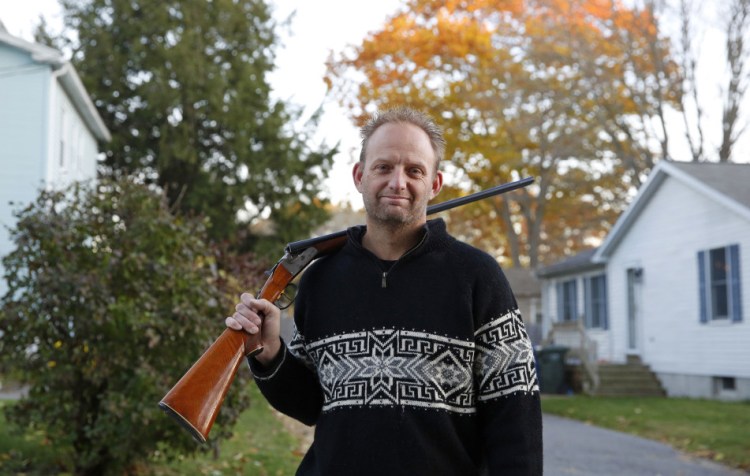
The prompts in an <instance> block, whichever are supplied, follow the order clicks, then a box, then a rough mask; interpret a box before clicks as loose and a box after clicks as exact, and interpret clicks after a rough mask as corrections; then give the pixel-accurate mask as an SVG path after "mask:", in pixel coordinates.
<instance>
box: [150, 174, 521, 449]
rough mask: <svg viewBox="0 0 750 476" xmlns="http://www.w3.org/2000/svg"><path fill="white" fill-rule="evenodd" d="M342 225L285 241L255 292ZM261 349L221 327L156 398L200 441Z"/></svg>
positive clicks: (296, 266) (268, 293) (276, 292)
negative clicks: (239, 373) (249, 360)
mask: <svg viewBox="0 0 750 476" xmlns="http://www.w3.org/2000/svg"><path fill="white" fill-rule="evenodd" d="M533 181H534V178H533V177H527V178H524V179H521V180H517V181H515V182H509V183H506V184H503V185H498V186H496V187H492V188H489V189H487V190H483V191H481V192H477V193H474V194H471V195H467V196H465V197H459V198H454V199H452V200H448V201H445V202H442V203H438V204H436V205H431V206H429V207H427V214H428V215H431V214H434V213H439V212H442V211H445V210H449V209H451V208H455V207H459V206H462V205H465V204H467V203H471V202H475V201H477V200H482V199H484V198H487V197H491V196H494V195H499V194H501V193H505V192H509V191H511V190H515V189H518V188H521V187H525V186H527V185H529V184H530V183H532V182H533ZM346 239H347V238H346V230H342V231H338V232H335V233H331V234H328V235H325V236H321V237H318V238H310V239H307V240H302V241H295V242H293V243H289V244H287V245H286V247H285V249H284V256H283V257H282V258H281V259H280V260H279V262H278V263H276V265H275V266H274V267H273V269H272V270H271V273H270V276H269V277H268V279H267V280H266V282H265V283H264V284H263V287H262V288H261V290H260V293H259V294H258V298H259V299H267V300H268V301H270V302H272V303H276V302H277V301H278V300H279V299H280V298H281V297H282V295H283V294H284V291H285V290H286V289H287V287H288V286H289V285H291V284H292V281H293V280H294V278H295V277H296V276H297V275H298V274H299V273H300V272H302V270H303V269H305V268H306V267H307V265H309V264H310V263H312V262H313V261H314V260H315V259H317V258H320V257H322V256H325V255H328V254H331V253H334V252H336V251H337V250H339V249H340V248H341V247H342V246H344V243H345V242H346ZM262 350H263V347H262V345H261V337H260V332H258V333H256V334H253V335H251V334H248V333H246V332H244V331H236V330H234V329H229V328H227V329H225V330H224V332H223V333H222V334H221V335H220V336H219V338H218V339H216V341H214V343H213V344H211V346H210V347H209V348H208V349H207V350H206V351H205V352H204V353H203V355H202V356H201V357H200V358H199V359H198V360H197V361H196V362H195V363H194V364H193V366H192V367H190V369H189V370H188V371H187V373H185V375H184V376H183V377H182V378H181V379H180V380H179V381H178V382H177V384H175V386H174V387H172V389H171V390H170V391H169V392H168V393H167V394H166V395H165V396H164V398H162V400H161V401H160V402H159V407H160V408H161V409H162V410H164V411H165V412H166V413H167V414H168V415H169V416H171V417H173V418H174V419H175V420H177V422H178V423H179V424H180V425H181V426H182V427H183V428H185V429H186V430H187V431H188V432H189V433H190V435H192V436H193V438H195V440H197V441H198V442H200V443H205V442H206V440H207V438H208V433H209V432H210V431H211V427H212V426H213V424H214V420H216V416H217V415H218V413H219V410H220V408H221V404H222V403H223V402H224V397H225V396H226V394H227V391H228V390H229V386H230V385H231V384H232V381H233V380H234V377H235V375H236V373H237V369H238V368H239V366H240V364H241V363H242V360H243V359H244V358H245V357H248V356H253V355H256V354H257V353H259V352H260V351H262Z"/></svg>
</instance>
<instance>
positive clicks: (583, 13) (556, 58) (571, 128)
mask: <svg viewBox="0 0 750 476" xmlns="http://www.w3.org/2000/svg"><path fill="white" fill-rule="evenodd" d="M668 53H669V50H668V42H667V41H666V40H665V39H664V38H662V37H661V36H660V35H659V31H658V29H657V28H656V25H655V23H654V17H653V16H651V15H650V14H649V12H648V11H645V10H638V9H628V8H625V7H622V6H621V5H620V3H619V2H615V1H610V0H597V1H593V2H592V1H582V0H581V1H572V2H571V1H567V0H565V1H562V0H559V1H557V0H547V1H520V0H482V1H477V2H469V3H467V2H455V1H449V0H441V1H439V0H411V1H409V2H407V6H406V8H405V9H404V11H402V12H399V13H397V14H396V15H394V16H393V17H391V18H390V19H389V21H388V22H387V24H386V25H385V26H384V27H383V28H382V30H380V31H378V32H375V33H373V34H372V35H371V36H369V37H368V38H366V39H365V40H364V41H363V42H362V44H361V45H359V46H357V47H352V48H350V49H349V50H347V51H344V52H341V53H339V54H338V55H335V56H332V57H331V58H330V60H329V64H328V73H327V76H326V79H327V81H328V84H329V89H330V94H331V95H332V96H334V97H336V98H337V99H338V100H339V101H340V102H341V103H342V104H343V105H344V106H346V107H348V108H349V110H350V111H351V115H352V118H353V119H354V120H355V121H358V122H359V121H362V119H363V116H364V115H365V114H366V113H370V112H373V111H374V110H375V109H377V108H378V107H381V106H383V105H388V104H404V103H405V104H409V105H412V106H415V107H418V108H420V109H424V110H426V111H428V112H431V113H432V114H433V115H434V116H435V117H438V118H439V120H440V122H441V123H442V124H443V125H444V127H445V131H446V138H447V139H448V144H449V150H448V151H447V152H448V153H447V157H449V158H450V160H451V163H452V165H453V166H454V167H453V169H451V170H450V171H449V172H450V175H451V176H452V177H453V178H454V183H455V184H457V188H459V189H466V188H469V189H472V188H484V187H486V186H489V185H491V184H494V183H497V182H502V181H507V180H510V179H513V178H518V176H519V175H522V176H526V175H532V176H535V177H536V178H537V181H536V184H535V186H534V187H529V188H527V189H525V190H523V191H518V192H516V193H514V194H512V195H508V196H503V197H500V198H498V199H496V200H494V201H484V202H482V203H479V204H477V205H475V206H474V208H473V209H472V208H471V207H466V208H463V209H460V210H457V211H456V212H455V213H454V214H453V216H454V217H455V218H458V217H460V220H457V221H460V222H463V223H465V224H466V225H467V226H466V234H465V235H466V236H467V237H469V238H470V239H472V240H473V241H475V242H478V241H479V242H484V243H485V245H484V247H486V248H488V249H496V250H497V252H498V253H500V254H501V255H503V256H504V257H505V259H506V260H507V261H509V262H510V263H511V264H513V265H515V266H519V265H529V266H531V267H536V266H537V265H538V264H539V263H540V261H542V260H545V261H550V260H554V259H556V258H559V257H560V256H562V255H565V254H568V253H570V252H572V251H575V250H577V249H580V248H582V247H584V246H587V245H588V241H589V240H591V239H596V238H600V237H601V236H603V234H604V233H606V230H607V229H608V227H609V226H611V224H612V223H613V222H614V219H615V217H616V216H617V214H618V213H619V212H620V211H621V210H622V209H624V207H625V204H626V203H627V199H628V198H629V196H630V194H631V193H632V191H633V189H634V188H636V187H637V186H638V184H639V183H640V180H642V178H643V177H644V174H645V173H646V172H647V171H648V170H649V169H650V167H651V166H652V165H653V162H654V160H656V158H658V157H660V156H662V155H663V151H664V150H665V148H666V147H665V146H664V145H663V144H664V142H665V141H666V131H665V128H664V125H663V111H662V108H663V107H664V104H666V103H668V102H669V101H675V100H676V98H677V94H676V92H675V91H674V90H673V89H671V85H672V82H671V81H670V76H673V75H675V74H676V67H675V66H674V65H673V64H672V62H671V61H670V60H669V54H668ZM655 65H660V66H661V67H660V68H656V67H655ZM454 193H462V192H461V191H455V192H454ZM497 233H502V234H504V239H501V237H500V236H498V235H497ZM492 241H494V243H495V245H494V246H490V245H489V242H492ZM498 243H500V244H499V245H498Z"/></svg>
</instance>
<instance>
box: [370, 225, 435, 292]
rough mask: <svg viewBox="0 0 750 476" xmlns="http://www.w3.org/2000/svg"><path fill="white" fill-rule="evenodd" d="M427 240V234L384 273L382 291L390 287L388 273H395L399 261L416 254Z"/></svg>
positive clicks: (381, 279) (381, 282) (381, 284)
mask: <svg viewBox="0 0 750 476" xmlns="http://www.w3.org/2000/svg"><path fill="white" fill-rule="evenodd" d="M426 239H427V233H425V234H424V235H422V239H421V240H420V241H419V243H417V244H416V245H414V246H413V247H412V248H411V249H410V250H409V251H407V252H406V253H404V254H403V255H401V257H400V258H399V259H397V260H396V262H395V263H393V266H391V267H390V269H388V270H386V271H383V275H382V277H381V278H380V287H381V288H382V289H385V288H387V287H388V273H390V272H391V271H393V268H395V267H396V265H397V264H398V263H399V261H401V260H402V259H404V258H406V257H407V256H409V255H410V254H412V253H413V252H414V250H416V249H417V248H419V247H420V246H422V244H423V243H424V242H425V240H426Z"/></svg>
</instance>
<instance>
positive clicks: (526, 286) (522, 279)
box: [503, 268, 542, 298]
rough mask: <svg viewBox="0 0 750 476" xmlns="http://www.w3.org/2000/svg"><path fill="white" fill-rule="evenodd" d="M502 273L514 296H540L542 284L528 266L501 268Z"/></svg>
mask: <svg viewBox="0 0 750 476" xmlns="http://www.w3.org/2000/svg"><path fill="white" fill-rule="evenodd" d="M503 273H505V277H506V278H507V279H508V282H509V283H510V287H511V289H513V294H515V295H516V297H519V298H520V297H529V296H530V297H533V296H540V295H541V293H542V286H541V284H539V280H537V279H536V276H534V273H533V271H532V270H530V269H528V268H503Z"/></svg>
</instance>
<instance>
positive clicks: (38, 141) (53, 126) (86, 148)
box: [0, 23, 111, 294]
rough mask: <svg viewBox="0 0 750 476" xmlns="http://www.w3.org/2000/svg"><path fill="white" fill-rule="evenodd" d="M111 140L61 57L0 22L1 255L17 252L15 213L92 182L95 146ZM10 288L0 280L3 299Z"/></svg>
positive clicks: (73, 71)
mask: <svg viewBox="0 0 750 476" xmlns="http://www.w3.org/2000/svg"><path fill="white" fill-rule="evenodd" d="M110 139H111V137H110V134H109V131H108V130H107V128H106V126H105V125H104V122H103V121H102V119H101V117H100V116H99V114H98V113H97V111H96V108H95V107H94V104H93V103H92V102H91V99H90V98H89V96H88V94H87V93H86V90H85V89H84V87H83V84H82V83H81V80H80V78H79V77H78V74H77V73H76V71H75V69H74V68H73V66H72V65H71V64H70V63H69V62H68V61H65V59H63V57H62V54H61V53H60V52H59V51H57V50H54V49H51V48H48V47H46V46H43V45H39V44H36V43H31V42H28V41H25V40H23V39H20V38H17V37H14V36H12V35H10V34H9V33H8V32H7V30H6V29H5V27H4V26H3V25H2V23H0V256H4V255H5V254H7V253H8V252H9V251H10V250H11V249H12V248H11V246H12V244H11V243H10V241H9V236H8V232H7V228H8V227H12V226H13V225H14V223H15V220H14V217H13V211H14V210H16V209H17V207H18V206H19V205H20V204H24V203H30V202H31V201H33V200H34V198H35V197H36V196H37V194H38V192H39V191H40V189H42V188H50V187H63V186H65V185H68V184H70V183H71V182H73V181H79V180H89V179H94V178H95V177H96V161H97V155H98V153H99V152H98V144H99V143H101V142H107V141H109V140H110ZM11 202H12V203H13V205H11ZM1 271H2V268H0V272H1ZM5 289H6V287H5V281H4V280H3V279H1V278H0V294H2V293H3V292H4V291H5Z"/></svg>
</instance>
